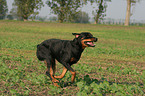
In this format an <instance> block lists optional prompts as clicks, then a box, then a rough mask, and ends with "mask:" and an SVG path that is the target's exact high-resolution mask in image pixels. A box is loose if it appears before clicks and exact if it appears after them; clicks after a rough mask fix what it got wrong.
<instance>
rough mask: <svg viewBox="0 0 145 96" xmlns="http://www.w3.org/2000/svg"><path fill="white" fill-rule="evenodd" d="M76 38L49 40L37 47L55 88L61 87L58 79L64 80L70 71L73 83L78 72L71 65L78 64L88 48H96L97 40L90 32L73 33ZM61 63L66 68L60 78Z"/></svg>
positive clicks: (38, 54)
mask: <svg viewBox="0 0 145 96" xmlns="http://www.w3.org/2000/svg"><path fill="white" fill-rule="evenodd" d="M72 35H74V36H75V38H74V39H73V40H60V39H48V40H45V41H43V42H42V43H41V44H38V45H37V52H36V55H37V58H38V59H39V60H40V61H44V63H45V64H46V66H47V70H46V75H47V76H49V77H50V79H51V81H52V82H53V84H54V86H57V87H59V85H58V84H57V83H58V82H59V81H58V80H57V79H56V78H59V79H61V78H63V77H64V75H65V73H66V72H67V71H68V70H69V71H70V72H71V74H72V77H71V82H72V83H73V82H74V80H75V76H76V72H75V71H74V69H73V68H72V67H71V65H73V64H75V63H77V62H78V61H79V59H80V57H81V54H82V52H83V50H84V49H85V48H86V47H95V44H94V43H93V42H97V40H98V39H97V38H96V37H93V35H92V34H91V33H89V32H82V33H72ZM55 60H57V61H58V62H60V63H61V64H62V65H63V66H64V68H63V71H62V74H61V75H60V76H55V75H54V74H55V70H56V67H55V65H56V63H55Z"/></svg>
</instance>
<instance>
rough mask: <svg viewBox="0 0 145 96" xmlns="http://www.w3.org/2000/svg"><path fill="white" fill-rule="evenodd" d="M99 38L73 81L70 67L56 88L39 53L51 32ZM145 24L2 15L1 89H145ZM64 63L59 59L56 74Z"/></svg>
mask: <svg viewBox="0 0 145 96" xmlns="http://www.w3.org/2000/svg"><path fill="white" fill-rule="evenodd" d="M82 31H89V32H91V33H92V34H93V35H94V36H95V37H98V38H99V41H98V42H97V43H96V47H95V48H86V49H85V51H84V52H83V54H82V57H81V59H80V61H79V62H78V63H77V64H75V65H73V68H74V69H75V70H76V72H77V76H76V80H75V83H74V84H70V83H69V81H70V80H71V74H70V72H67V74H66V75H65V77H64V78H63V79H61V80H60V83H59V85H60V86H61V87H62V88H56V87H54V86H53V84H52V83H51V81H50V79H49V78H48V77H47V76H46V75H45V70H46V66H45V64H43V63H42V62H40V61H38V60H37V58H36V45H37V44H39V43H41V42H42V41H44V40H46V39H50V38H59V39H67V40H72V39H73V38H74V37H73V35H71V33H73V32H82ZM144 37H145V27H138V26H129V27H124V26H111V25H93V24H68V23H66V24H65V23H64V24H60V23H44V22H22V21H0V39H1V40H0V51H1V52H0V74H1V75H0V95H57V96H59V95H63V96H69V95H77V96H81V95H83V96H86V95H89V96H96V95H98V96H101V95H107V96H108V95H112V96H114V95H119V96H120V95H121V96H124V95H129V96H134V95H136V96H143V95H144V94H145V50H144V49H145V38H144ZM61 72H62V65H61V64H59V63H58V62H57V72H56V75H59V74H61Z"/></svg>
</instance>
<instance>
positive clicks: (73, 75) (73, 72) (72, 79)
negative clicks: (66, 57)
mask: <svg viewBox="0 0 145 96" xmlns="http://www.w3.org/2000/svg"><path fill="white" fill-rule="evenodd" d="M64 66H65V68H66V69H68V70H69V71H70V72H71V74H72V77H71V82H72V83H73V82H74V80H75V76H76V72H75V71H74V70H73V68H72V67H71V66H70V65H69V64H68V63H66V64H64Z"/></svg>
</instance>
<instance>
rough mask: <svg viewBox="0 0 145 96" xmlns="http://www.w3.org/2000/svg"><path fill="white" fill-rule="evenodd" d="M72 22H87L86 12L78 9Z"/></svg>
mask: <svg viewBox="0 0 145 96" xmlns="http://www.w3.org/2000/svg"><path fill="white" fill-rule="evenodd" d="M73 22H75V23H89V15H88V13H86V12H82V11H80V12H79V13H78V14H77V15H76V18H74V20H73Z"/></svg>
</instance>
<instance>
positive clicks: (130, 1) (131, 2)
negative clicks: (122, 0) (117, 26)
mask: <svg viewBox="0 0 145 96" xmlns="http://www.w3.org/2000/svg"><path fill="white" fill-rule="evenodd" d="M139 1H140V0H127V10H126V18H125V23H124V25H125V26H128V25H129V22H130V16H131V15H132V14H131V6H133V5H135V3H136V2H139Z"/></svg>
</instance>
